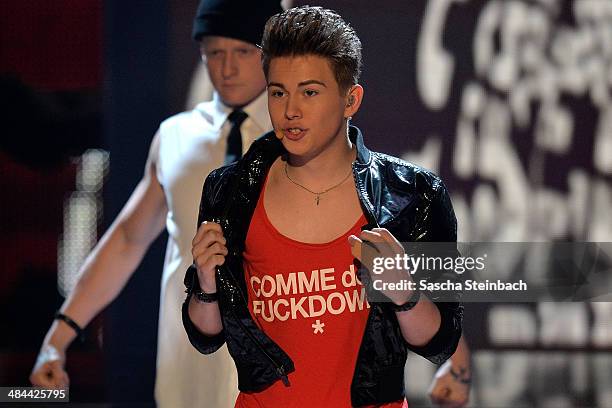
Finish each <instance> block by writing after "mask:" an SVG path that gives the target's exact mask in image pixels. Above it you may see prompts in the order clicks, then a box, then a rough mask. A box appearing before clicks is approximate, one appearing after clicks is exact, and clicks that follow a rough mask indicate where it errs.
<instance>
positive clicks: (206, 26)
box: [192, 0, 283, 45]
mask: <svg viewBox="0 0 612 408" xmlns="http://www.w3.org/2000/svg"><path fill="white" fill-rule="evenodd" d="M282 11H283V9H282V7H281V6H280V1H279V0H202V1H201V2H200V5H199V6H198V11H197V13H196V16H195V18H194V20H193V33H192V34H193V39H194V40H196V41H200V40H201V39H202V37H204V36H205V35H218V36H221V37H229V38H234V39H237V40H242V41H245V42H248V43H251V44H255V45H258V44H259V43H260V42H261V37H262V35H263V30H264V26H265V25H266V21H268V19H269V18H270V17H272V16H273V15H274V14H278V13H281V12H282Z"/></svg>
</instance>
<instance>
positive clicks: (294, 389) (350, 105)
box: [183, 7, 462, 407]
mask: <svg viewBox="0 0 612 408" xmlns="http://www.w3.org/2000/svg"><path fill="white" fill-rule="evenodd" d="M262 49H263V66H264V72H265V73H266V78H267V81H268V108H269V111H270V117H271V120H272V124H273V126H274V133H273V134H268V135H265V136H264V137H263V138H262V139H260V141H258V142H255V144H254V145H253V147H252V149H251V150H250V151H249V153H247V154H246V155H245V157H244V158H243V159H242V160H241V161H240V162H238V163H237V164H235V165H231V166H228V167H224V168H222V169H219V170H218V171H216V172H213V173H212V174H211V176H209V178H207V180H206V183H205V186H204V191H203V195H202V203H201V206H200V220H201V221H202V220H206V221H204V222H203V223H202V225H201V226H200V228H199V230H198V233H197V235H196V237H195V238H194V240H193V257H194V264H195V266H196V268H192V269H190V271H188V273H187V276H186V278H185V283H186V285H187V287H188V290H187V293H188V297H187V300H186V302H185V305H184V307H183V321H184V325H185V327H186V330H187V334H188V336H189V338H190V340H191V342H192V343H193V344H194V346H195V347H196V348H198V349H199V350H200V351H201V352H203V353H210V352H213V351H215V350H216V349H218V348H219V347H220V346H221V345H222V344H223V343H224V342H225V341H227V344H228V347H229V351H230V353H231V354H232V357H233V358H234V360H235V361H236V365H237V369H238V374H239V383H240V389H241V394H240V395H239V397H238V400H237V401H236V406H237V407H280V406H282V407H345V406H346V407H349V406H386V407H402V406H405V404H406V402H405V400H404V397H403V363H404V362H405V353H406V349H411V350H413V351H416V352H417V353H419V354H422V355H424V356H425V357H427V358H428V359H430V360H431V361H434V362H436V363H441V362H443V361H444V360H445V359H446V358H448V357H449V356H450V355H451V354H452V353H453V352H454V350H455V347H456V345H457V341H458V339H459V336H460V334H461V316H462V308H461V306H459V305H458V303H434V302H433V301H432V300H430V297H431V296H426V295H421V294H420V293H419V292H418V291H416V290H401V291H385V292H384V295H385V296H386V297H387V300H388V302H387V303H385V302H373V300H372V299H370V300H371V302H368V299H367V298H366V290H365V289H364V287H363V286H362V283H361V281H362V280H364V281H366V279H367V276H364V275H363V274H362V273H366V274H367V273H368V272H367V271H366V270H365V269H362V270H358V271H356V269H359V268H356V267H355V265H354V259H357V260H358V261H360V262H363V263H367V262H366V261H368V260H367V259H365V249H366V247H367V248H371V249H372V250H374V251H376V252H378V254H377V256H383V257H395V255H397V254H399V255H403V254H404V247H403V246H402V244H400V242H399V240H401V241H419V240H422V241H445V242H448V241H456V221H455V218H454V213H453V211H452V207H451V205H450V201H449V198H448V193H447V192H446V189H445V188H444V186H443V184H442V183H441V181H440V180H439V179H438V178H437V177H436V176H435V175H433V174H431V173H429V172H427V171H425V170H423V169H420V168H418V167H416V166H413V165H411V164H409V163H405V162H402V161H401V160H399V159H396V158H391V157H389V156H386V155H382V154H380V153H375V152H370V151H368V150H367V149H366V148H365V146H363V142H362V140H361V138H362V137H361V133H360V131H359V130H358V129H357V128H355V127H352V126H349V121H350V119H351V117H352V116H353V115H355V114H356V113H357V111H358V110H359V107H360V105H361V102H362V100H363V95H364V89H363V87H362V86H361V85H359V84H358V79H359V74H360V69H361V43H360V41H359V38H358V37H357V35H356V33H355V31H354V30H353V29H352V28H351V27H350V26H349V25H348V24H347V23H346V22H344V21H343V20H342V19H341V17H340V16H338V15H337V14H336V13H334V12H332V11H330V10H325V9H322V8H319V7H300V8H294V9H290V10H287V11H285V12H284V13H281V14H279V15H276V16H274V17H272V18H271V19H270V20H269V21H268V23H267V25H266V29H265V32H264V37H263V41H262ZM391 183H392V184H393V185H394V189H390V188H389V187H388V185H389V184H391ZM409 203H412V204H414V205H410V204H409ZM212 221H218V222H212ZM385 225H389V226H390V227H389V229H387V228H382V227H383V226H385ZM392 231H393V232H392ZM452 251H456V246H455V247H454V248H453V249H452ZM356 264H357V265H358V264H359V262H358V263H356ZM194 269H195V270H194ZM370 269H371V268H370ZM385 274H386V276H387V278H386V279H388V280H398V281H399V280H401V279H406V278H408V279H409V276H408V275H407V274H406V272H405V271H402V270H393V269H391V270H387V271H385ZM360 278H365V279H360ZM434 300H435V299H434Z"/></svg>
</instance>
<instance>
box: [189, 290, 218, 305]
mask: <svg viewBox="0 0 612 408" xmlns="http://www.w3.org/2000/svg"><path fill="white" fill-rule="evenodd" d="M193 296H195V300H196V301H198V302H200V303H215V302H216V301H218V300H219V294H218V293H217V292H215V293H206V292H204V291H202V289H200V290H196V291H194V292H193Z"/></svg>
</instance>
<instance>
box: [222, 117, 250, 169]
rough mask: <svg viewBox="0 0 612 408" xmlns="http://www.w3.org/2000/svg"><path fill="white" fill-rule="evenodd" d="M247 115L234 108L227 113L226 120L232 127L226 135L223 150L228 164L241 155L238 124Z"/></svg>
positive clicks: (240, 135) (240, 138)
mask: <svg viewBox="0 0 612 408" xmlns="http://www.w3.org/2000/svg"><path fill="white" fill-rule="evenodd" d="M248 117H249V115H247V114H246V113H244V111H241V110H240V109H236V110H235V111H233V112H232V113H230V114H229V116H228V117H227V120H229V121H230V123H231V124H232V129H231V130H230V132H229V135H228V136H227V151H226V152H225V164H230V163H233V162H235V161H236V160H238V159H240V158H241V157H242V133H240V125H242V122H244V120H245V119H246V118H248Z"/></svg>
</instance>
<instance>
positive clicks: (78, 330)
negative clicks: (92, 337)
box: [54, 311, 85, 342]
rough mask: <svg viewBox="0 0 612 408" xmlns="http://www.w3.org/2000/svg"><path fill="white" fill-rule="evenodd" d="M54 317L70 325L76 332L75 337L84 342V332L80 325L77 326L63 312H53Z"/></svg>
mask: <svg viewBox="0 0 612 408" xmlns="http://www.w3.org/2000/svg"><path fill="white" fill-rule="evenodd" d="M54 319H55V320H62V321H63V322H64V323H66V324H67V325H68V326H70V327H72V329H73V330H74V331H75V332H76V335H77V338H78V339H79V340H80V341H81V342H84V341H85V332H84V331H83V329H82V328H81V326H79V325H78V324H77V323H76V322H75V321H74V320H72V319H71V318H70V317H68V316H66V315H65V314H63V313H60V312H59V311H57V312H55V315H54Z"/></svg>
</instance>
